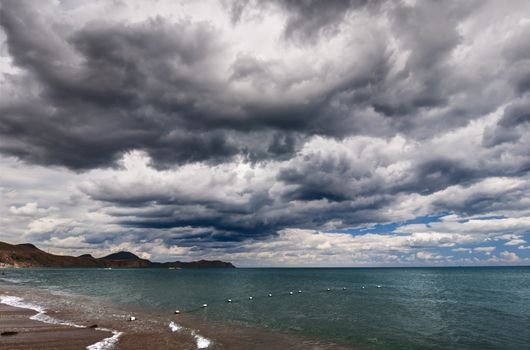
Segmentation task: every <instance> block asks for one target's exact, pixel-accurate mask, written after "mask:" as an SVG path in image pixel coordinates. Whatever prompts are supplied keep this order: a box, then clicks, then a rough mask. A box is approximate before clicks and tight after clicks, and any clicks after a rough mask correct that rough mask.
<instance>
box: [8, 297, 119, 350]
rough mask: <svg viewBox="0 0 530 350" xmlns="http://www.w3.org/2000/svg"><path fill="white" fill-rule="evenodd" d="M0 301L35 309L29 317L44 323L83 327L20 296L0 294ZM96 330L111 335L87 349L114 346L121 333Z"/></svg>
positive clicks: (103, 349) (97, 349)
mask: <svg viewBox="0 0 530 350" xmlns="http://www.w3.org/2000/svg"><path fill="white" fill-rule="evenodd" d="M0 303H2V304H6V305H10V306H13V307H19V308H23V309H30V310H34V311H37V313H36V314H35V315H33V316H31V317H30V319H31V320H35V321H40V322H44V323H50V324H58V325H62V326H70V327H77V328H85V327H84V326H80V325H78V324H75V323H72V322H68V321H62V320H59V319H57V318H55V317H52V316H49V315H47V314H46V309H44V308H43V307H42V306H40V305H36V304H32V303H28V302H26V301H24V299H22V298H20V297H15V296H11V295H1V296H0ZM96 330H98V331H105V332H111V333H112V336H110V337H108V338H105V339H103V340H101V341H99V342H97V343H94V344H92V345H89V346H87V350H109V349H112V348H113V347H114V345H115V344H116V342H117V341H118V339H119V337H120V336H121V335H122V334H123V333H122V332H118V331H115V330H112V329H106V328H96Z"/></svg>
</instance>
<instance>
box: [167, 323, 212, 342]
mask: <svg viewBox="0 0 530 350" xmlns="http://www.w3.org/2000/svg"><path fill="white" fill-rule="evenodd" d="M169 329H171V331H172V332H180V331H182V330H183V329H184V327H182V326H181V325H179V324H176V323H175V322H173V321H171V322H169ZM191 335H192V336H193V339H195V343H196V344H197V349H206V348H208V347H209V346H210V345H212V341H211V340H210V339H208V338H205V337H203V336H202V335H200V334H197V332H196V331H194V330H192V331H191Z"/></svg>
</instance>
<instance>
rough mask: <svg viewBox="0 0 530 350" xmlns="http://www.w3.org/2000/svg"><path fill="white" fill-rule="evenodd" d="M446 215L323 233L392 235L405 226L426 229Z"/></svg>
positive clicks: (433, 215) (432, 215)
mask: <svg viewBox="0 0 530 350" xmlns="http://www.w3.org/2000/svg"><path fill="white" fill-rule="evenodd" d="M446 215H448V213H447V212H443V213H438V214H431V215H425V216H418V217H416V218H414V219H411V220H405V221H398V222H390V223H385V224H375V225H371V226H359V227H349V228H345V229H332V230H327V231H325V232H326V233H349V234H351V235H353V236H357V235H365V234H369V233H372V234H378V233H379V234H385V233H393V232H394V231H395V230H396V229H397V228H398V227H401V226H405V225H412V224H425V225H427V227H428V226H429V224H430V223H433V222H440V221H441V220H440V218H442V217H444V216H446Z"/></svg>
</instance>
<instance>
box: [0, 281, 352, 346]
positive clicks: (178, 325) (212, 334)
mask: <svg viewBox="0 0 530 350" xmlns="http://www.w3.org/2000/svg"><path fill="white" fill-rule="evenodd" d="M2 297H3V298H4V299H5V298H6V297H8V299H9V298H21V300H22V303H25V302H27V303H30V304H31V305H43V307H44V309H45V311H43V312H42V313H41V314H40V316H41V317H37V319H31V318H35V315H37V314H39V312H37V311H35V310H32V309H31V308H21V307H14V306H10V305H6V304H2V303H0V320H1V323H0V331H1V332H16V334H11V335H3V336H0V349H6V350H8V349H60V350H62V349H87V348H88V349H90V350H105V349H117V350H125V349H133V350H134V349H138V350H139V349H152V350H163V349H190V350H191V349H236V350H237V349H264V350H265V349H273V348H276V349H323V350H324V349H351V347H345V346H341V345H338V344H334V343H326V342H322V341H317V340H313V339H307V338H302V337H298V336H294V335H291V334H286V333H282V332H275V331H269V330H266V329H257V328H253V327H247V326H244V325H237V326H236V325H226V324H220V323H208V324H204V323H201V322H199V321H198V320H197V319H195V318H194V317H193V316H192V315H174V314H172V312H170V311H169V310H168V312H167V314H165V313H162V312H154V311H151V312H149V311H146V310H144V309H135V308H134V307H123V306H120V305H114V304H102V303H101V302H100V301H97V302H96V301H95V300H94V299H92V298H87V297H82V296H73V295H68V296H65V295H62V294H56V293H50V292H49V291H46V290H40V289H36V288H27V287H23V286H16V285H0V298H2ZM51 305H53V306H51ZM50 306H51V307H50ZM131 315H134V316H135V317H136V320H135V321H129V317H130V316H131ZM40 319H44V321H46V322H43V321H42V320H40ZM48 322H63V323H66V324H53V323H48ZM68 324H71V325H68ZM170 325H171V326H170ZM102 329H103V330H102ZM112 331H113V332H114V333H112Z"/></svg>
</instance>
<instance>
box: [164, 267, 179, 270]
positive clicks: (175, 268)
mask: <svg viewBox="0 0 530 350" xmlns="http://www.w3.org/2000/svg"><path fill="white" fill-rule="evenodd" d="M167 269H168V270H180V269H181V267H168V268H167Z"/></svg>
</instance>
